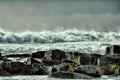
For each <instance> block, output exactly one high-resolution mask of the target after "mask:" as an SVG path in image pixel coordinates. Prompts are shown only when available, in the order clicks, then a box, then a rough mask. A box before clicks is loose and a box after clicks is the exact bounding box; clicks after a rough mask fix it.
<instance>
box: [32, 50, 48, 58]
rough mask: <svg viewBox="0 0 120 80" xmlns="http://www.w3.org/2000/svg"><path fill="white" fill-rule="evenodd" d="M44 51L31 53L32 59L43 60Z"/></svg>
mask: <svg viewBox="0 0 120 80" xmlns="http://www.w3.org/2000/svg"><path fill="white" fill-rule="evenodd" d="M45 52H46V51H37V52H35V53H32V58H43V57H44V56H45Z"/></svg>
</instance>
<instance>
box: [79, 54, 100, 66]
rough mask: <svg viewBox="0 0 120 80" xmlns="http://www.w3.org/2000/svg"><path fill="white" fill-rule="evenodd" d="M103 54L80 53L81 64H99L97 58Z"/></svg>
mask: <svg viewBox="0 0 120 80" xmlns="http://www.w3.org/2000/svg"><path fill="white" fill-rule="evenodd" d="M100 56H101V55H99V54H80V64H81V65H97V59H98V58H99V57H100Z"/></svg>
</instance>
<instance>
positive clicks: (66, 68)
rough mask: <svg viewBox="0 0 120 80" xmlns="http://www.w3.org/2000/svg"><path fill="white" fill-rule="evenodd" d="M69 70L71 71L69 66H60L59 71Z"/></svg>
mask: <svg viewBox="0 0 120 80" xmlns="http://www.w3.org/2000/svg"><path fill="white" fill-rule="evenodd" d="M68 69H69V65H68V64H65V65H62V66H60V69H59V71H68Z"/></svg>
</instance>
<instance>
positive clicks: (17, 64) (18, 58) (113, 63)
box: [0, 47, 120, 79]
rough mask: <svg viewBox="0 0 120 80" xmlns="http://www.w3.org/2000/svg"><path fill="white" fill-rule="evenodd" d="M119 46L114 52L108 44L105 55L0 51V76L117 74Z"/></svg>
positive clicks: (56, 76)
mask: <svg viewBox="0 0 120 80" xmlns="http://www.w3.org/2000/svg"><path fill="white" fill-rule="evenodd" d="M117 48H119V47H114V50H113V52H111V47H107V48H106V55H100V54H87V53H80V52H65V51H62V50H58V49H54V50H48V51H37V52H34V53H32V54H10V55H5V56H2V55H0V76H11V75H49V77H54V78H62V79H93V78H99V77H101V76H103V75H108V76H118V75H120V54H118V53H119V49H117ZM112 49H113V48H112ZM115 49H116V50H118V51H116V50H115ZM116 52H118V53H117V54H116ZM111 53H112V54H111ZM114 53H115V54H114Z"/></svg>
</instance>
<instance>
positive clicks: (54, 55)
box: [50, 49, 65, 61]
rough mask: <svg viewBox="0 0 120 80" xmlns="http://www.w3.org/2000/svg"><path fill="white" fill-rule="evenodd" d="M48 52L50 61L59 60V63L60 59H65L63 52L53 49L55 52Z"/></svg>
mask: <svg viewBox="0 0 120 80" xmlns="http://www.w3.org/2000/svg"><path fill="white" fill-rule="evenodd" d="M50 52H51V58H52V60H59V61H61V60H62V59H64V58H65V52H64V51H61V50H58V49H55V50H51V51H50Z"/></svg>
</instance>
